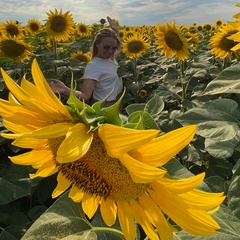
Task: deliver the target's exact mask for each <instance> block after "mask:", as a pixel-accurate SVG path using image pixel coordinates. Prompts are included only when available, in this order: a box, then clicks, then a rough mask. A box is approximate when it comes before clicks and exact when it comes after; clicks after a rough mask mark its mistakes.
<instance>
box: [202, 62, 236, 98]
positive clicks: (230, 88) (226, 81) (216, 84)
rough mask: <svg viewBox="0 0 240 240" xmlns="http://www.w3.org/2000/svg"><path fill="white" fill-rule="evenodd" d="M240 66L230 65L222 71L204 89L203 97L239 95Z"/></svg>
mask: <svg viewBox="0 0 240 240" xmlns="http://www.w3.org/2000/svg"><path fill="white" fill-rule="evenodd" d="M239 73H240V65H239V64H236V65H232V66H230V67H228V68H226V69H224V70H223V71H222V72H221V73H220V74H219V76H218V77H216V78H215V79H214V80H212V81H211V82H210V83H209V84H208V85H207V87H206V88H205V90H204V92H203V95H214V94H222V93H240V74H239Z"/></svg>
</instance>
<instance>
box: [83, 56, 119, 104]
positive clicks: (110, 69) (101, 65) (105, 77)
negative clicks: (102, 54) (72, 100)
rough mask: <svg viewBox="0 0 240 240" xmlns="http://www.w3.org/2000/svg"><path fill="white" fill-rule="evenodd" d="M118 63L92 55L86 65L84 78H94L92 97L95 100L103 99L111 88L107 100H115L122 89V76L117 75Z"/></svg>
mask: <svg viewBox="0 0 240 240" xmlns="http://www.w3.org/2000/svg"><path fill="white" fill-rule="evenodd" d="M118 67H119V66H118V64H117V62H116V61H113V60H112V59H103V58H98V57H94V58H93V59H92V60H91V61H90V62H89V63H88V64H87V66H86V68H85V72H84V75H83V78H84V79H93V80H96V81H97V82H96V85H95V88H94V91H93V98H94V99H95V100H97V101H99V100H102V99H104V98H105V97H106V96H107V95H108V94H109V93H110V92H111V91H112V90H113V89H114V90H113V93H112V94H111V95H110V96H109V97H108V99H107V101H112V100H116V99H117V96H118V94H120V93H121V91H122V89H123V82H122V78H121V77H119V76H118V74H117V69H118Z"/></svg>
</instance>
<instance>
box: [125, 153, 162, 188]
mask: <svg viewBox="0 0 240 240" xmlns="http://www.w3.org/2000/svg"><path fill="white" fill-rule="evenodd" d="M120 161H121V162H122V164H123V165H124V166H125V167H126V168H127V169H128V171H129V174H130V175H131V177H132V179H133V181H134V182H136V183H149V182H152V181H156V180H158V179H160V178H162V177H163V176H164V175H165V174H166V171H165V170H163V169H161V168H156V167H152V166H150V165H147V164H145V163H142V162H139V161H137V160H136V159H134V158H132V157H131V156H129V155H128V154H125V155H123V156H122V157H121V158H120Z"/></svg>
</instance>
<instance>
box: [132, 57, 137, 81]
mask: <svg viewBox="0 0 240 240" xmlns="http://www.w3.org/2000/svg"><path fill="white" fill-rule="evenodd" d="M132 63H133V74H134V81H135V82H138V70H137V59H136V58H133V61H132Z"/></svg>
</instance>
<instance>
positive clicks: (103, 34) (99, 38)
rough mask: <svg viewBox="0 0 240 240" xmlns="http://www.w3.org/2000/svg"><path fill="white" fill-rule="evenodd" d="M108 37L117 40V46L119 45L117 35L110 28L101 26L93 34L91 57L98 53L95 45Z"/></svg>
mask: <svg viewBox="0 0 240 240" xmlns="http://www.w3.org/2000/svg"><path fill="white" fill-rule="evenodd" d="M109 37H110V38H113V39H115V40H117V47H118V48H119V47H120V44H121V42H120V39H119V37H118V35H117V34H116V33H115V32H114V31H113V30H111V29H110V28H103V29H101V30H100V31H99V33H98V34H97V35H96V36H95V38H94V41H93V43H92V47H91V55H92V58H93V57H95V56H96V55H97V53H98V48H97V46H96V45H97V44H99V43H101V42H102V40H103V39H104V38H109ZM114 54H115V53H114Z"/></svg>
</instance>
